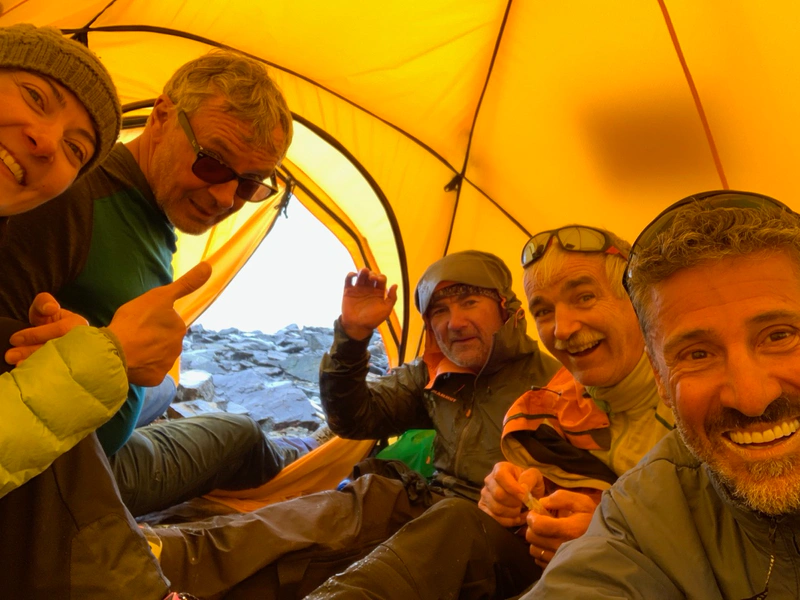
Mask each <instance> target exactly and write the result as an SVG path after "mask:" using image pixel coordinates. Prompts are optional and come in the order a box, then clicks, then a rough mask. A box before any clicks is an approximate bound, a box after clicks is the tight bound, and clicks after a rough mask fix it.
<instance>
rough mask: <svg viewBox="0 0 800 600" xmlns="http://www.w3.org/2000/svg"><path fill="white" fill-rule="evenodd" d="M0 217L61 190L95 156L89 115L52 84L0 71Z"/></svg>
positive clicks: (25, 74)
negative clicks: (0, 107) (0, 108)
mask: <svg viewBox="0 0 800 600" xmlns="http://www.w3.org/2000/svg"><path fill="white" fill-rule="evenodd" d="M0 106H2V107H3V108H2V110H1V111H0V216H9V215H14V214H18V213H21V212H25V211H28V210H31V209H33V208H35V207H36V206H39V205H40V204H42V203H44V202H47V201H48V200H52V199H53V198H55V197H56V196H58V195H59V194H60V193H62V192H63V191H65V190H66V189H67V188H68V187H69V186H70V185H71V184H72V182H73V181H75V178H76V177H77V176H78V172H79V171H80V169H81V168H82V167H83V166H84V165H85V164H86V163H87V162H88V161H89V160H90V159H91V157H92V156H93V155H94V153H95V143H96V141H95V133H94V128H93V126H92V121H91V118H90V117H89V113H88V112H87V111H86V109H85V108H84V106H83V105H82V104H81V103H80V102H79V101H78V99H77V98H76V97H75V96H74V95H73V94H72V93H71V92H70V91H69V90H67V89H66V88H64V87H63V86H61V85H60V84H58V83H56V82H55V81H53V80H51V79H49V78H46V77H43V76H39V75H37V74H34V73H29V72H27V71H11V70H0Z"/></svg>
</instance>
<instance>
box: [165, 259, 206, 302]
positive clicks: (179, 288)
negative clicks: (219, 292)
mask: <svg viewBox="0 0 800 600" xmlns="http://www.w3.org/2000/svg"><path fill="white" fill-rule="evenodd" d="M209 277H211V265H209V264H208V263H207V262H201V263H198V264H197V265H195V266H194V267H193V268H191V269H190V270H189V271H187V272H186V273H184V274H183V276H181V277H179V278H178V279H176V280H175V281H173V282H172V283H170V284H168V285H165V286H164V287H162V288H160V289H161V290H162V294H164V295H165V296H166V297H167V298H168V299H169V300H171V301H172V302H175V300H177V299H178V298H183V297H184V296H188V295H189V294H191V293H192V292H194V291H197V290H198V289H200V288H201V287H202V286H203V284H204V283H205V282H206V281H208V278H209Z"/></svg>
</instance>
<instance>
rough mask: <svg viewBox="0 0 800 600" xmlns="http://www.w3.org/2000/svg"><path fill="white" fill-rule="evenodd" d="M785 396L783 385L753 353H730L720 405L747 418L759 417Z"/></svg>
mask: <svg viewBox="0 0 800 600" xmlns="http://www.w3.org/2000/svg"><path fill="white" fill-rule="evenodd" d="M781 393H782V389H781V384H780V381H778V379H777V378H776V377H775V376H774V375H773V374H772V373H771V371H770V369H769V366H768V365H767V364H765V363H764V361H763V360H759V358H758V357H757V356H755V355H753V354H752V353H750V352H747V351H742V352H736V353H729V354H728V360H727V363H726V373H725V381H724V382H723V385H722V389H721V391H720V403H721V404H722V405H723V406H725V407H728V408H733V409H735V410H737V411H739V412H740V413H742V414H743V415H746V416H748V417H758V416H760V415H761V414H763V412H764V411H765V410H766V409H767V407H768V406H769V405H770V404H771V403H772V401H773V400H775V399H776V398H778V397H780V395H781Z"/></svg>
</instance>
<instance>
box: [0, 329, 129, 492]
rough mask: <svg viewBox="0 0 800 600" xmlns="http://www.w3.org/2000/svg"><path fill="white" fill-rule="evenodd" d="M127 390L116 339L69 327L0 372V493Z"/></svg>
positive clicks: (114, 406) (108, 412)
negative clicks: (5, 371) (13, 365)
mask: <svg viewBox="0 0 800 600" xmlns="http://www.w3.org/2000/svg"><path fill="white" fill-rule="evenodd" d="M127 393H128V378H127V376H126V371H125V363H124V359H123V355H122V351H121V350H120V349H119V346H118V342H117V341H116V340H115V339H114V337H113V335H112V334H111V333H110V332H108V331H107V330H102V329H95V328H93V327H77V328H75V329H73V330H72V331H70V332H69V333H68V334H67V335H65V336H64V337H62V338H59V339H57V340H53V341H51V342H48V343H47V344H45V345H44V346H43V347H42V348H40V349H39V350H37V351H36V352H35V353H33V354H32V355H31V356H30V357H29V358H28V359H27V360H26V361H25V362H23V364H22V365H20V366H19V367H17V368H15V369H13V370H12V371H10V372H8V373H4V374H3V375H0V398H2V409H1V410H0V415H2V417H0V497H3V496H5V495H6V494H7V493H8V492H10V491H11V490H13V489H15V488H17V487H19V486H21V485H22V484H23V483H25V482H26V481H28V480H29V479H31V478H32V477H35V476H36V475H38V474H39V473H41V472H42V471H44V470H45V469H46V468H47V467H48V466H50V464H51V463H52V462H53V461H54V460H55V459H56V458H57V457H58V456H60V455H61V454H63V453H64V452H66V451H67V450H69V449H70V448H72V447H73V446H74V445H75V444H77V443H78V442H79V441H81V440H82V439H83V438H84V437H86V436H87V435H89V434H90V433H91V432H93V431H94V430H95V429H97V427H98V426H100V425H102V424H103V423H105V422H106V421H107V420H108V419H109V418H111V416H112V415H113V414H114V413H115V412H116V411H117V410H118V409H119V407H120V405H121V404H122V403H123V402H124V401H125V398H126V397H127Z"/></svg>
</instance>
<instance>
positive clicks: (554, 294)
mask: <svg viewBox="0 0 800 600" xmlns="http://www.w3.org/2000/svg"><path fill="white" fill-rule="evenodd" d="M614 260H616V259H614ZM532 272H533V271H532V268H531V267H529V268H528V269H526V270H525V278H524V285H525V295H526V296H527V297H528V303H529V305H528V308H529V310H530V313H531V315H532V316H533V319H534V322H535V323H536V329H537V331H538V332H539V338H540V339H541V340H542V343H543V344H544V345H545V347H546V348H547V350H548V351H549V352H550V353H551V354H552V355H553V356H554V357H555V358H556V359H558V361H559V362H560V363H561V364H563V365H564V366H565V367H566V368H567V370H569V372H570V373H572V376H573V377H575V379H577V380H578V381H579V382H580V383H582V384H583V385H591V386H603V387H605V386H611V385H615V384H617V383H619V382H620V381H622V379H623V378H624V377H625V376H626V375H628V374H629V373H630V372H631V371H633V369H634V368H635V367H636V365H637V363H638V362H639V360H640V359H641V358H642V353H643V352H644V340H643V338H642V334H641V331H640V329H639V323H638V321H637V320H636V314H635V313H634V311H633V307H632V306H631V303H630V301H629V300H628V299H627V298H621V297H619V296H616V295H615V294H614V292H613V290H612V288H611V284H610V283H609V282H608V276H607V275H606V270H605V263H604V258H603V256H602V255H600V254H595V253H582V252H565V253H564V262H563V264H562V266H561V268H560V269H558V273H557V274H556V275H555V276H554V277H551V278H550V280H549V281H546V282H544V284H541V283H539V282H537V281H535V278H534V277H532V276H531V273H532Z"/></svg>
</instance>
